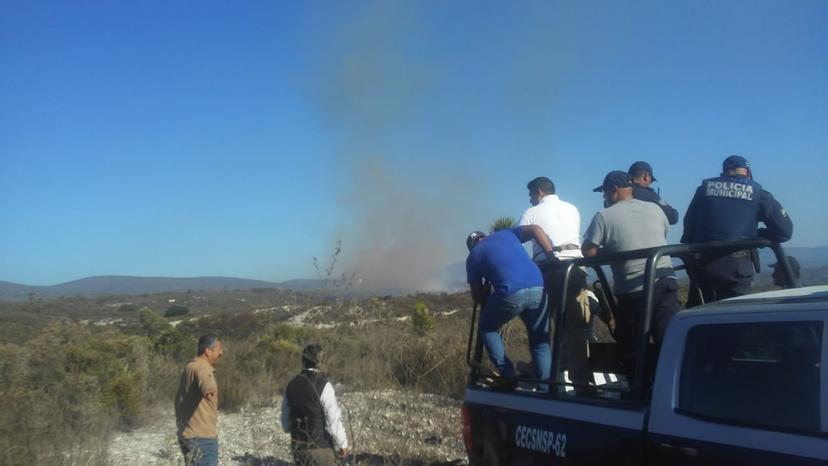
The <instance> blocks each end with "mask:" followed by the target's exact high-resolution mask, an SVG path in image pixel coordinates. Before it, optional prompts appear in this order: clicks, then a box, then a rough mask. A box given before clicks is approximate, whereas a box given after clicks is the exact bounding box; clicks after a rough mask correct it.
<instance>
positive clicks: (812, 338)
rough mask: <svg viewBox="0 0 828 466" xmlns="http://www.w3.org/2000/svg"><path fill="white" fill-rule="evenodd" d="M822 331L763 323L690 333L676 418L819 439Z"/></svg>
mask: <svg viewBox="0 0 828 466" xmlns="http://www.w3.org/2000/svg"><path fill="white" fill-rule="evenodd" d="M822 327H823V324H822V322H763V323H748V324H726V325H721V324H717V325H700V326H697V327H694V328H692V329H691V330H690V332H689V333H688V335H687V346H686V349H685V355H684V361H683V362H682V369H681V381H680V385H679V411H680V412H681V413H683V414H688V415H692V416H698V417H703V418H707V419H713V420H718V421H724V422H729V423H735V424H743V425H750V426H758V427H764V428H768V429H772V430H783V431H799V432H807V433H825V432H826V426H824V425H821V420H820V412H821V409H820V401H821V400H820V393H821V386H820V384H821V383H822V381H821V379H820V370H821V369H820V366H821V363H822V361H821V356H822V331H823V329H822Z"/></svg>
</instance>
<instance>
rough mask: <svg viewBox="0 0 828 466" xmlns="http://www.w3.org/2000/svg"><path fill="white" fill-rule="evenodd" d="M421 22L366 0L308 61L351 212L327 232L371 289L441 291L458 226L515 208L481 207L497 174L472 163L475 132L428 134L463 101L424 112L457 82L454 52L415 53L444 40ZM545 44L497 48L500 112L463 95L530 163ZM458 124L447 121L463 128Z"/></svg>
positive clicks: (545, 76) (544, 97)
mask: <svg viewBox="0 0 828 466" xmlns="http://www.w3.org/2000/svg"><path fill="white" fill-rule="evenodd" d="M421 19H423V18H420V16H418V11H417V5H414V4H408V3H403V2H394V1H388V2H367V3H364V4H362V7H361V9H360V10H359V11H358V12H357V13H356V14H354V15H353V17H350V18H347V19H346V20H343V21H339V22H338V24H340V25H341V27H340V29H337V30H334V31H328V32H326V34H329V35H327V36H325V37H326V41H325V46H324V47H323V49H324V50H323V51H322V52H321V53H320V56H319V57H318V59H317V63H316V68H315V70H314V75H315V76H316V80H315V81H314V86H313V88H312V91H311V92H312V99H313V101H314V102H315V103H316V105H317V107H318V110H319V111H320V114H321V115H322V117H323V121H324V122H325V124H326V125H327V126H328V128H329V129H330V130H331V132H332V133H333V134H335V137H336V141H337V145H336V147H335V150H336V154H335V159H336V163H335V165H336V169H337V170H339V173H340V174H341V175H342V176H343V178H344V179H345V182H344V183H343V185H342V187H341V190H340V198H339V201H340V203H341V206H342V208H343V209H344V211H345V212H346V213H347V217H348V218H349V220H348V221H347V223H346V224H345V225H342V226H341V230H339V231H338V232H337V235H336V237H334V238H332V239H334V240H337V239H340V238H341V239H342V241H343V244H342V246H343V259H344V260H343V268H344V272H345V274H346V275H350V274H351V273H354V274H355V276H356V277H357V278H358V279H359V280H360V287H363V288H366V289H370V290H383V289H407V290H412V289H417V290H423V291H434V290H444V289H446V286H447V285H449V284H448V283H445V281H446V276H445V271H446V268H447V267H448V266H449V265H451V264H456V263H457V262H459V261H462V260H463V259H464V258H465V254H466V251H465V247H464V243H463V240H464V237H465V234H466V233H467V232H468V231H470V230H472V229H479V228H481V225H475V224H474V223H473V219H475V218H478V219H479V218H481V217H482V218H496V217H499V216H502V215H512V216H516V215H518V214H519V213H516V212H502V213H501V212H488V213H485V212H484V209H487V208H489V209H491V206H487V205H486V201H485V200H482V198H481V193H479V191H480V190H481V189H482V188H481V187H483V186H486V185H487V183H489V182H492V181H491V180H492V179H494V178H497V177H498V175H499V174H497V173H482V172H480V171H479V169H478V167H477V165H476V164H475V163H474V161H475V160H476V159H477V157H476V151H480V150H484V149H481V146H480V144H481V143H479V142H477V141H475V139H478V138H477V135H475V134H474V133H470V134H468V138H463V137H455V138H456V140H455V141H454V144H455V145H454V146H451V145H449V146H448V147H447V146H446V144H445V143H444V141H442V140H439V136H435V135H434V133H438V134H439V131H441V130H444V129H445V128H443V127H441V126H440V123H438V122H437V121H449V122H451V123H454V122H457V120H458V119H460V120H462V117H463V116H464V115H465V113H464V112H465V109H458V108H449V109H447V110H446V114H445V115H442V116H440V115H436V116H435V115H424V113H425V112H426V110H427V109H433V108H434V107H433V105H434V100H435V99H439V98H440V95H442V94H441V91H445V89H456V88H457V87H456V86H458V85H461V86H462V81H460V84H458V81H457V80H456V79H457V75H453V76H452V73H453V72H455V71H456V70H452V69H451V65H452V63H453V61H454V58H453V57H452V56H451V53H450V52H448V53H446V54H445V55H443V56H440V57H439V58H434V57H433V56H429V57H430V58H429V59H426V58H423V57H425V56H427V54H421V53H418V49H419V48H420V47H421V46H422V41H424V40H437V42H438V43H439V41H440V40H441V39H442V40H444V39H445V38H441V39H429V38H427V37H426V36H427V34H424V31H427V30H428V25H425V24H422V23H421ZM466 40H471V41H472V42H473V39H466ZM543 43H544V40H542V37H535V36H533V34H532V33H528V34H527V46H526V47H524V48H522V49H521V50H519V51H517V53H515V54H514V57H512V55H511V54H510V53H508V52H504V51H499V52H496V53H506V56H507V57H509V58H510V59H513V60H514V63H513V64H514V67H515V70H514V73H510V72H507V73H506V78H505V81H504V82H503V84H504V86H503V88H502V89H501V88H497V89H493V90H492V91H493V92H492V93H491V95H489V97H493V98H494V100H495V101H496V103H495V104H493V105H494V106H496V107H497V110H499V112H498V111H495V109H494V108H492V109H482V108H475V107H476V106H478V105H480V104H479V102H478V101H477V100H476V99H478V96H476V95H471V96H466V97H465V98H466V99H471V100H468V103H469V104H470V105H471V106H472V107H471V108H469V109H468V111H486V112H489V111H492V114H496V115H500V114H501V113H502V120H503V121H504V129H505V130H506V131H508V132H509V133H513V132H514V133H515V134H514V138H513V139H514V141H515V143H514V146H515V147H516V148H518V150H522V151H524V152H523V153H522V154H521V153H518V154H510V156H511V157H514V156H515V155H521V156H523V158H524V159H526V161H527V162H530V163H531V162H533V160H532V159H533V157H535V158H536V157H537V156H538V155H539V154H533V153H532V150H533V149H534V148H535V145H534V141H533V139H532V138H533V137H534V135H535V134H538V133H539V130H538V128H539V127H540V126H541V125H543V124H544V123H543V121H544V119H543V118H538V114H539V113H541V114H543V113H544V112H546V111H547V110H546V109H545V102H548V100H549V94H550V92H549V90H548V89H546V87H548V85H549V81H550V76H549V69H550V66H549V62H548V59H546V60H536V61H533V59H534V58H535V57H539V56H542V54H543V53H544V52H543V51H542V50H543ZM433 45H434V44H432V46H433ZM458 47H460V48H462V46H458ZM495 56H497V55H495ZM461 75H462V76H466V75H467V74H466V72H465V71H463V72H462V74H461ZM472 76H473V73H472ZM464 79H466V78H464ZM452 86H454V87H452ZM540 89H544V90H543V91H541V90H540ZM426 99H428V100H429V102H428V104H429V105H426V104H425V103H424V102H425V101H426ZM461 100H462V99H461ZM452 103H453V104H454V105H455V106H456V104H457V103H456V102H452ZM452 103H449V102H447V106H450V105H452ZM440 118H442V120H440ZM464 123H465V122H463V121H459V122H457V123H454V124H457V125H458V126H457V127H458V128H462V129H465V130H469V129H468V128H465V127H464V126H463V125H464ZM471 131H474V129H471ZM482 136H485V135H482ZM480 139H484V140H485V137H484V138H480ZM457 141H460V142H457ZM485 149H488V148H485ZM527 154H528V155H527ZM511 162H512V160H508V161H507V160H504V163H511ZM533 176H534V175H533ZM528 179H530V177H529V176H528V175H527V180H528ZM524 184H525V182H523V181H520V182H518V183H516V186H515V191H516V196H521V197H522V194H523V193H522V190H523V186H524Z"/></svg>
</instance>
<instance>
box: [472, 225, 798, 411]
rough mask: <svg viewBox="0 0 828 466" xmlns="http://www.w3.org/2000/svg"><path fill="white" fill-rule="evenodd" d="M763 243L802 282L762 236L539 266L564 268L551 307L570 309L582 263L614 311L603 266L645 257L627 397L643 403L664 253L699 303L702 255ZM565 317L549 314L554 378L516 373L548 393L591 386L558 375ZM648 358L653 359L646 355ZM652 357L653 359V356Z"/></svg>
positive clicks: (477, 343) (475, 341) (476, 363)
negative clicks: (573, 279)
mask: <svg viewBox="0 0 828 466" xmlns="http://www.w3.org/2000/svg"><path fill="white" fill-rule="evenodd" d="M759 248H770V249H771V251H772V252H773V254H774V256H775V257H776V260H777V263H779V264H781V266H782V271H783V275H784V277H785V280H786V283H787V285H788V286H787V287H788V288H799V287H801V286H802V284H801V283H800V282H799V280H798V279H797V278H796V277H795V276H794V274H793V270H792V269H791V266H790V263H789V262H788V260H787V256H786V255H785V251H784V249H783V248H782V246H781V245H780V244H779V243H774V242H771V241H769V240H767V239H764V238H754V239H744V240H734V241H711V242H707V243H695V244H668V245H665V246H658V247H654V248H645V249H637V250H634V251H625V252H620V253H612V254H599V255H598V256H595V257H585V258H580V259H572V260H560V261H554V262H546V263H542V264H540V267H541V270H542V271H543V272H544V273H546V272H548V271H550V270H552V269H554V268H560V269H561V273H560V274H558V275H559V276H560V280H559V281H558V283H552V284H546V288H547V292H548V293H549V295H550V296H548V300H547V302H548V303H550V304H551V303H553V301H552V299H553V298H554V299H555V301H554V302H555V303H556V306H551V307H550V309H553V308H554V309H558V310H561V309H566V306H567V300H568V299H569V296H568V295H569V293H566V292H564V291H565V290H567V289H568V287H569V282H570V278H571V275H572V271H573V270H575V269H576V268H578V267H584V268H588V269H591V270H592V271H593V272H594V273H595V276H596V277H597V280H596V281H595V285H596V287H598V288H600V290H599V294H600V295H601V296H600V297H599V303H600V304H601V306H602V308H604V310H605V311H607V310H609V311H610V312H612V313H614V312H615V308H616V298H615V295H614V293H613V291H612V287H611V286H610V282H609V280H608V279H607V274H606V273H605V272H604V269H603V268H602V266H605V265H610V264H612V263H615V262H622V261H627V260H631V259H645V269H644V287H643V291H642V293H643V303H644V305H643V308H642V309H640V310H639V312H640V314H639V317H643V318H639V319H638V321H637V323H638V329H637V332H636V338H637V341H636V348H638V350H637V352H636V353H637V354H636V358H635V363H634V364H635V366H634V370H633V377H632V385H631V387H630V390H629V392H630V394H631V398H627V400H629V401H632V402H633V403H640V402H643V401H645V400H646V398H647V397H648V396H649V395H648V390H645V389H644V388H645V383H648V382H649V380H648V377H647V374H646V372H645V371H646V369H647V365H648V363H649V362H650V361H651V360H652V359H654V357H655V350H654V349H653V348H650V345H649V344H648V339H649V331H650V321H651V319H652V314H653V291H654V283H655V281H656V264H657V263H658V260H659V259H660V258H662V257H663V256H670V257H671V258H673V259H678V260H680V261H681V264H680V265H678V266H675V265H674V266H673V269H674V270H684V271H685V272H686V273H687V275H688V277H689V279H690V282H689V287H688V302H694V303H698V304H697V305H700V304H704V297H703V295H702V292H701V288H700V287H699V285H698V282H697V280H696V279H695V276H694V271H695V270H696V266H697V264H698V262H699V259H700V258H702V257H703V258H705V259H707V260H709V259H711V258H718V257H722V256H725V255H728V254H731V253H734V252H738V251H744V250H756V249H759ZM754 265H755V266H756V268H757V271H758V262H755V263H754ZM691 296H692V297H693V300H692V301H691V300H690V297H691ZM605 306H606V307H605ZM477 314H478V308H477V306H475V307H474V308H473V309H472V315H471V324H470V328H469V340H468V347H467V349H466V363H467V365H468V366H469V367H470V374H469V384H470V385H475V384H478V382H480V380H481V377H482V375H483V363H482V356H483V344H482V341H481V339H480V338H479V335H478V334H477V324H478V322H477ZM565 316H566V312H555V314H554V315H552V316H550V319H549V327H550V328H549V330H550V332H549V333H550V336H551V337H552V367H551V372H550V373H551V374H552V376H553V380H543V381H541V380H537V379H534V378H529V377H523V376H518V377H515V381H520V382H527V383H543V384H548V385H549V386H550V390H549V393H555V390H556V389H557V388H560V387H566V386H570V387H574V388H575V389H582V388H588V387H589V388H592V387H593V386H591V385H589V386H587V385H585V384H575V383H569V382H565V381H561V380H557V379H556V378H555V374H558V369H559V368H560V367H559V365H560V363H559V361H560V358H559V357H557V356H558V355H559V354H560V351H561V341H562V339H563V329H564V325H565V324H566V322H565ZM648 358H650V359H649V360H648ZM652 362H654V360H653V361H652ZM487 377H493V378H495V379H497V378H500V377H499V376H498V375H492V374H489V375H487ZM602 390H605V391H618V392H620V391H626V390H623V389H621V388H609V387H607V388H602Z"/></svg>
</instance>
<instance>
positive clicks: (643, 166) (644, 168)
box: [627, 160, 658, 181]
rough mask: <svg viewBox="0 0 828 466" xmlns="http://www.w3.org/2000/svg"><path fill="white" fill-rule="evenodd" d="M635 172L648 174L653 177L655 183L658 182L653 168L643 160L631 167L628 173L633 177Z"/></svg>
mask: <svg viewBox="0 0 828 466" xmlns="http://www.w3.org/2000/svg"><path fill="white" fill-rule="evenodd" d="M635 172H648V173H649V174H650V176H652V177H653V181H658V180H657V179H656V177H655V175H653V167H651V166H650V164H649V163H647V162H645V161H643V160H639V161H638V162H635V163H634V164H632V165H630V169H629V170H627V173H629V174H630V176H632V174H633V173H635Z"/></svg>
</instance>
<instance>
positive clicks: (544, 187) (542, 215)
mask: <svg viewBox="0 0 828 466" xmlns="http://www.w3.org/2000/svg"><path fill="white" fill-rule="evenodd" d="M526 188H527V189H529V202H530V203H531V204H532V207H530V208H528V209H526V212H524V213H523V215H521V217H520V222H519V225H520V226H524V225H537V226H539V227H541V228H543V231H545V232H546V236H548V237H549V241H551V242H552V245H553V246H554V247H555V256H556V257H558V258H559V259H564V258H570V259H576V258H579V257H582V256H581V236H580V235H581V214H579V213H578V209H577V208H576V207H575V206H574V205H572V204H570V203H568V202H564V201H562V200H561V199H560V198H559V197H558V195H557V194H555V184H554V183H552V181H551V180H550V179H549V178H547V177H545V176H539V177H537V178H535V179H534V180H532V181H530V182H529V183H528V184H527V185H526ZM545 257H546V256H545V255H544V252H543V249H542V248H541V247H540V246H539V245H538V244H536V243H535V241H532V259H533V260H535V261H536V262H542V261H543V260H544V259H545Z"/></svg>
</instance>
